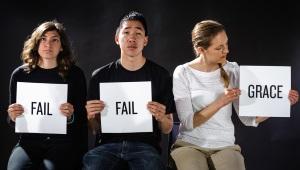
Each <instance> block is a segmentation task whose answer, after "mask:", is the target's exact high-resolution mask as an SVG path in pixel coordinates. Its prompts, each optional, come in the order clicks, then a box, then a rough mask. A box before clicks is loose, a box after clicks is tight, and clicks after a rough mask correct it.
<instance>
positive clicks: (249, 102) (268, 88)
mask: <svg viewBox="0 0 300 170" xmlns="http://www.w3.org/2000/svg"><path fill="white" fill-rule="evenodd" d="M240 89H241V96H240V101H239V105H240V106H239V115H240V116H267V117H290V102H289V100H288V94H289V91H290V89H291V67H288V66H285V67H283V66H240Z"/></svg>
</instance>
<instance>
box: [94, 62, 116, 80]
mask: <svg viewBox="0 0 300 170" xmlns="http://www.w3.org/2000/svg"><path fill="white" fill-rule="evenodd" d="M116 64H117V63H116V61H113V62H111V63H108V64H106V65H104V66H102V67H100V68H98V69H96V70H94V71H93V73H92V77H99V76H100V75H102V74H105V73H108V72H109V71H110V70H112V69H114V68H116Z"/></svg>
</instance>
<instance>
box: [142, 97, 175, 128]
mask: <svg viewBox="0 0 300 170" xmlns="http://www.w3.org/2000/svg"><path fill="white" fill-rule="evenodd" d="M147 107H148V110H149V111H150V112H151V114H152V115H153V117H154V118H155V119H156V120H157V121H158V123H159V127H160V130H161V131H162V133H164V134H168V133H170V132H171V130H172V128H173V114H171V113H170V114H166V106H164V105H162V104H160V103H158V102H149V103H148V105H147Z"/></svg>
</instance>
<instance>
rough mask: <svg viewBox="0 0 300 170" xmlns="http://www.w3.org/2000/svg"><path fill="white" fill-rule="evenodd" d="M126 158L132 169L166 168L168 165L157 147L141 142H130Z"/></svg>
mask: <svg viewBox="0 0 300 170" xmlns="http://www.w3.org/2000/svg"><path fill="white" fill-rule="evenodd" d="M124 159H125V160H126V161H128V164H129V166H130V169H131V170H153V169H155V170H164V169H165V168H166V167H165V165H164V163H163V161H162V159H161V156H160V154H159V152H158V151H157V149H155V148H154V147H153V146H151V145H149V144H145V143H140V142H129V143H128V152H127V153H126V152H125V155H124Z"/></svg>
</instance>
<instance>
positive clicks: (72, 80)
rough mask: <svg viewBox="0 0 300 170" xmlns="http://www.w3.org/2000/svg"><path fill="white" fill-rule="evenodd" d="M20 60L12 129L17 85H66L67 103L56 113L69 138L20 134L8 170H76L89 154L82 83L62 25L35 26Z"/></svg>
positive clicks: (13, 109)
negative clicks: (60, 116) (65, 122)
mask: <svg viewBox="0 0 300 170" xmlns="http://www.w3.org/2000/svg"><path fill="white" fill-rule="evenodd" d="M21 56H22V60H23V63H24V64H23V65H22V66H19V67H18V68H16V69H15V70H14V71H13V73H12V75H11V80H10V101H9V102H10V105H9V107H8V109H7V112H8V120H9V122H10V124H12V125H14V124H15V121H16V118H18V117H19V116H21V115H22V114H23V113H24V107H23V106H22V105H20V104H18V103H16V94H17V82H31V83H47V84H53V83H55V84H67V86H68V92H67V93H68V95H67V102H66V103H61V105H60V108H59V110H60V112H61V113H62V114H63V115H64V116H66V117H67V133H66V134H47V133H20V138H19V141H18V143H17V145H16V146H15V148H14V149H13V151H12V153H11V155H10V158H9V161H8V167H7V169H11V170H13V169H77V168H78V169H79V168H80V162H81V157H82V155H83V154H84V153H85V152H86V150H87V121H86V111H85V108H84V105H85V101H86V80H85V76H84V73H83V71H82V70H81V69H80V68H79V67H77V66H76V65H75V61H74V58H73V54H72V51H71V48H70V43H69V40H68V38H67V35H66V33H65V28H64V27H63V25H62V24H61V23H59V22H57V21H48V22H44V23H42V24H41V25H39V26H38V27H37V28H36V29H34V31H33V33H32V34H31V36H30V37H29V38H28V39H27V40H26V41H25V43H24V48H23V51H22V54H21Z"/></svg>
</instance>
